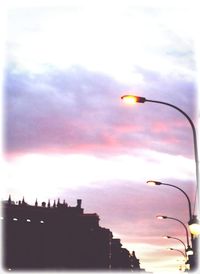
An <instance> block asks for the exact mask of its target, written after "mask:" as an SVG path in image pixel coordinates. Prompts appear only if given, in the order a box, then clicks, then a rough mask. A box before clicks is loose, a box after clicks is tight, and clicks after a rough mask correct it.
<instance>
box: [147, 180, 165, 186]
mask: <svg viewBox="0 0 200 274" xmlns="http://www.w3.org/2000/svg"><path fill="white" fill-rule="evenodd" d="M147 184H148V185H150V186H158V185H161V184H162V183H161V182H157V181H153V180H150V181H147Z"/></svg>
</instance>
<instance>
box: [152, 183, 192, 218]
mask: <svg viewBox="0 0 200 274" xmlns="http://www.w3.org/2000/svg"><path fill="white" fill-rule="evenodd" d="M147 184H148V185H151V186H157V185H163V186H170V187H174V188H176V189H178V190H180V191H181V192H182V193H183V194H184V196H185V197H186V199H187V201H188V209H189V220H191V219H192V208H191V201H190V198H189V197H188V195H187V193H186V192H185V191H184V190H183V189H182V188H180V187H178V186H175V185H171V184H165V183H161V182H158V181H147Z"/></svg>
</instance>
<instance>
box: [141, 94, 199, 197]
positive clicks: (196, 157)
mask: <svg viewBox="0 0 200 274" xmlns="http://www.w3.org/2000/svg"><path fill="white" fill-rule="evenodd" d="M145 102H151V103H158V104H162V105H166V106H169V107H172V108H174V109H176V110H178V111H179V112H181V113H182V114H183V115H184V116H185V117H186V119H187V120H188V122H189V123H190V125H191V128H192V133H193V141H194V142H193V143H194V156H195V163H196V181H197V186H196V195H195V201H196V199H197V195H198V191H199V156H198V146H197V134H196V129H195V126H194V123H193V122H192V120H191V118H190V117H189V116H188V115H187V114H186V113H185V112H184V111H183V110H182V109H180V108H178V107H177V106H174V105H173V104H169V103H166V102H162V101H157V100H148V99H146V100H145Z"/></svg>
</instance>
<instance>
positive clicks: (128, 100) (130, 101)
mask: <svg viewBox="0 0 200 274" xmlns="http://www.w3.org/2000/svg"><path fill="white" fill-rule="evenodd" d="M122 101H123V102H124V103H125V104H127V105H134V104H135V103H137V98H136V97H135V96H133V95H125V96H122Z"/></svg>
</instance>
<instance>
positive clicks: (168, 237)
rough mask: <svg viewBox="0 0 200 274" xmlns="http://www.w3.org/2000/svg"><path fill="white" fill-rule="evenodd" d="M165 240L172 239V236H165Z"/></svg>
mask: <svg viewBox="0 0 200 274" xmlns="http://www.w3.org/2000/svg"><path fill="white" fill-rule="evenodd" d="M163 238H164V239H170V238H171V237H170V236H163Z"/></svg>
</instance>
